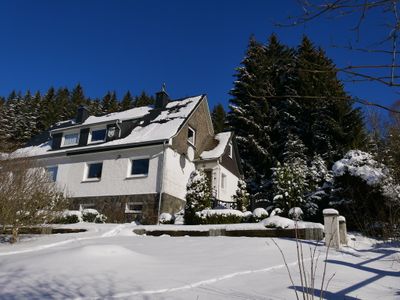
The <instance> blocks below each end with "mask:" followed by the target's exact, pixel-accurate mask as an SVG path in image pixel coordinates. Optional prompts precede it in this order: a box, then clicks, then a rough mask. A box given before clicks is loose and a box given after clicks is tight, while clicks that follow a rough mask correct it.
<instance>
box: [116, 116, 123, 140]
mask: <svg viewBox="0 0 400 300" xmlns="http://www.w3.org/2000/svg"><path fill="white" fill-rule="evenodd" d="M120 123H122V122H121V121H120V120H117V122H115V125H117V127H118V137H119V138H120V137H121V126H120V125H119V124H120Z"/></svg>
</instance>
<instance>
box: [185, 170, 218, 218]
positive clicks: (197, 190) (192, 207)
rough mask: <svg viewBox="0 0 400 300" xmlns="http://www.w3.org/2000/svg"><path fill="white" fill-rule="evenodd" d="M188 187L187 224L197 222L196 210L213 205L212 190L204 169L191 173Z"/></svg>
mask: <svg viewBox="0 0 400 300" xmlns="http://www.w3.org/2000/svg"><path fill="white" fill-rule="evenodd" d="M186 188H187V193H186V204H185V224H195V223H197V221H196V220H197V218H196V212H198V211H202V210H203V209H206V208H210V207H211V200H212V192H211V188H210V185H209V183H208V179H207V176H206V175H205V173H204V172H203V171H202V170H196V171H193V172H192V174H190V178H189V182H188V184H187V186H186Z"/></svg>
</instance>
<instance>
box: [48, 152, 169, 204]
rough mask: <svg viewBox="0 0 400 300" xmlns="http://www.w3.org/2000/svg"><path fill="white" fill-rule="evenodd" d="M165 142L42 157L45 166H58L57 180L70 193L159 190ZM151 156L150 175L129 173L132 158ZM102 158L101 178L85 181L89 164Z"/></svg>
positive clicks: (155, 191) (74, 195)
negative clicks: (163, 143)
mask: <svg viewBox="0 0 400 300" xmlns="http://www.w3.org/2000/svg"><path fill="white" fill-rule="evenodd" d="M162 151H163V146H162V145H157V146H149V147H142V148H133V149H127V150H113V151H109V152H100V153H90V154H80V155H76V156H66V157H65V156H64V157H58V158H45V159H41V162H42V164H43V165H44V166H58V172H57V184H58V185H59V186H60V188H62V189H63V190H65V191H66V192H67V194H68V195H69V196H71V197H93V196H116V195H129V194H148V193H157V192H158V191H159V189H160V183H161V182H160V180H161V179H160V177H161V176H160V170H161V162H162ZM140 158H149V171H148V175H147V176H137V177H129V176H128V174H129V172H130V160H131V159H140ZM90 162H103V170H102V175H101V179H100V180H99V181H85V179H84V176H85V168H86V164H87V163H90Z"/></svg>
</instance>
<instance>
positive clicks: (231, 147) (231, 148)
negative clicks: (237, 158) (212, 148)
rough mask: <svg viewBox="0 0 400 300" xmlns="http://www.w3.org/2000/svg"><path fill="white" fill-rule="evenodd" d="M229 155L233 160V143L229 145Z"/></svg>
mask: <svg viewBox="0 0 400 300" xmlns="http://www.w3.org/2000/svg"><path fill="white" fill-rule="evenodd" d="M228 151H229V152H228V153H229V157H230V158H232V157H233V145H232V142H230V143H229V145H228Z"/></svg>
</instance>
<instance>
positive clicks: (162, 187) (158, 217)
mask: <svg viewBox="0 0 400 300" xmlns="http://www.w3.org/2000/svg"><path fill="white" fill-rule="evenodd" d="M166 143H167V140H165V141H164V142H163V158H162V165H161V185H160V194H159V196H158V214H157V225H160V214H161V200H162V194H163V189H164V169H165V161H166V159H165V150H166V147H165V145H166Z"/></svg>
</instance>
